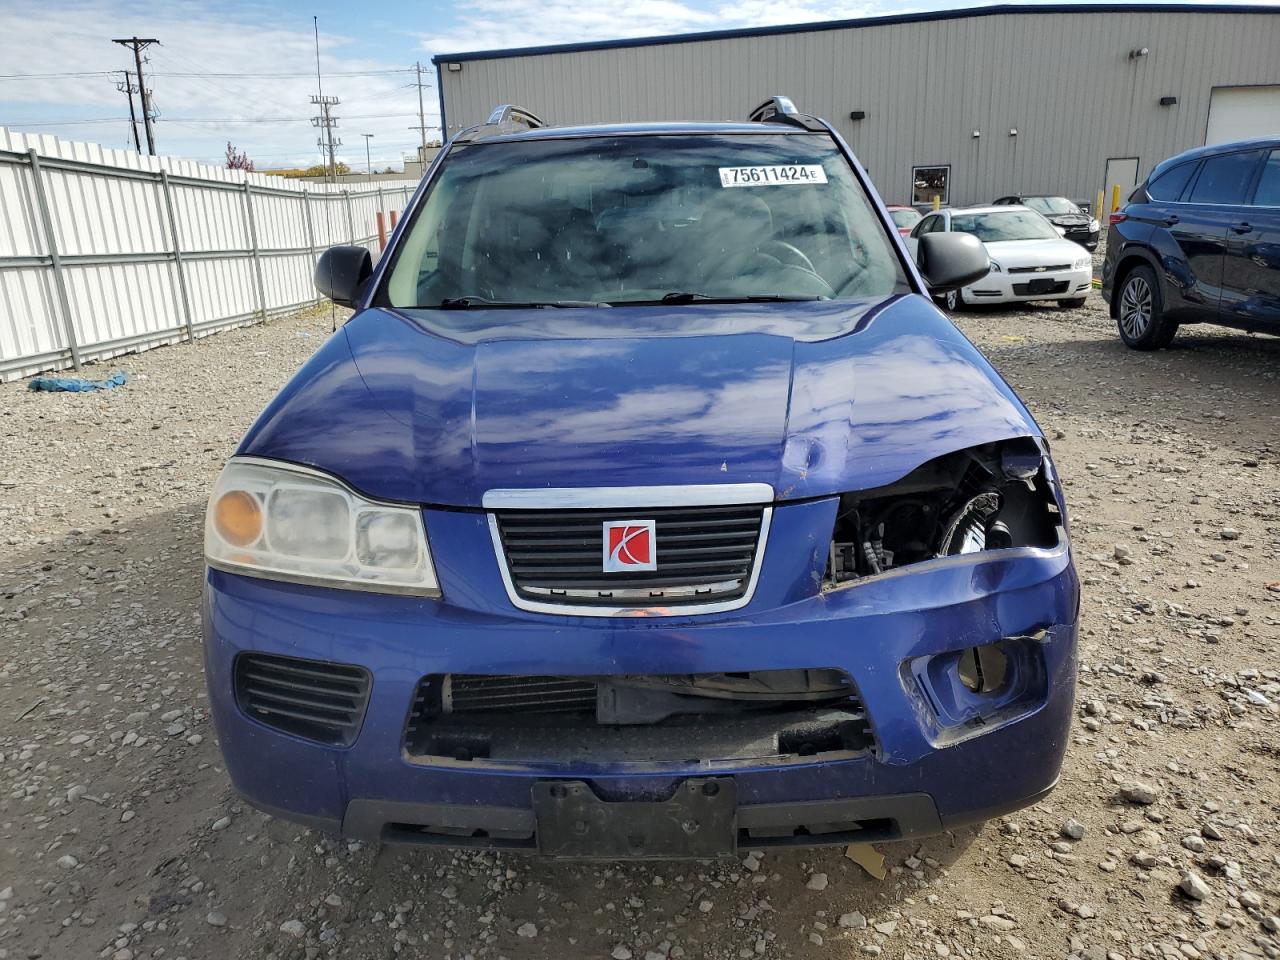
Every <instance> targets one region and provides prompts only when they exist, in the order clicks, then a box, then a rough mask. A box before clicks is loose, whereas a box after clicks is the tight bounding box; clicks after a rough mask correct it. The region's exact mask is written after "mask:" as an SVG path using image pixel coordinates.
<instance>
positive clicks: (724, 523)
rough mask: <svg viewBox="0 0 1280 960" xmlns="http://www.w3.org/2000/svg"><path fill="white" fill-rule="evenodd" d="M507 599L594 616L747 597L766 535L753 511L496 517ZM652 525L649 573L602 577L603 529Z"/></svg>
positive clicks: (763, 513) (761, 510)
mask: <svg viewBox="0 0 1280 960" xmlns="http://www.w3.org/2000/svg"><path fill="white" fill-rule="evenodd" d="M490 516H491V517H492V523H493V527H494V530H495V533H496V537H495V540H496V541H497V546H498V549H499V551H500V558H501V559H502V560H503V561H504V563H505V566H506V571H507V575H508V579H509V582H510V586H511V589H512V591H513V593H514V595H515V597H517V598H519V599H522V600H525V601H530V602H534V603H539V604H552V605H557V606H566V607H567V606H580V607H600V608H620V607H621V608H627V607H631V608H638V607H652V606H662V607H673V606H679V607H694V606H702V605H707V604H723V603H732V602H734V601H740V600H743V598H745V597H747V595H748V593H749V591H750V588H751V585H752V582H753V573H754V571H755V568H756V564H757V561H758V559H759V552H760V550H761V549H762V547H763V541H764V536H765V533H766V531H767V529H768V518H769V516H770V511H769V508H767V507H765V506H763V505H761V504H733V505H729V506H692V507H648V508H645V507H641V508H636V507H625V508H616V507H615V508H609V509H542V510H498V511H496V512H494V513H492V514H491V515H490ZM637 519H644V520H653V521H654V522H655V531H654V543H655V556H656V561H657V569H656V570H652V571H627V572H625V573H605V572H603V569H602V566H603V564H602V556H603V536H604V534H603V527H604V523H605V522H606V521H624V520H637Z"/></svg>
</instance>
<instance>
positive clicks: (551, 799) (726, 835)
mask: <svg viewBox="0 0 1280 960" xmlns="http://www.w3.org/2000/svg"><path fill="white" fill-rule="evenodd" d="M736 786H737V785H736V784H735V782H734V780H733V778H732V777H699V778H694V779H690V780H684V781H682V782H681V783H680V784H679V785H678V786H677V787H676V789H675V792H674V793H673V794H672V795H671V796H670V797H669V798H668V799H666V800H602V799H600V798H599V797H598V796H596V794H595V791H593V790H592V789H591V787H590V785H589V784H587V783H586V782H585V781H583V780H536V781H534V784H533V813H534V817H535V818H536V820H537V837H538V850H539V851H540V852H541V853H542V854H544V855H546V856H549V857H568V858H574V859H607V860H669V859H686V858H691V859H697V860H705V859H711V858H716V857H731V856H734V855H735V854H736V852H737V840H738V822H737V821H738V796H737V789H736Z"/></svg>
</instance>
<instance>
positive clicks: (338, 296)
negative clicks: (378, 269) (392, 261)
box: [315, 246, 373, 307]
mask: <svg viewBox="0 0 1280 960" xmlns="http://www.w3.org/2000/svg"><path fill="white" fill-rule="evenodd" d="M372 275H373V259H372V258H371V257H370V256H369V251H368V250H366V249H365V248H364V247H348V246H341V247H330V248H329V249H328V250H326V251H325V252H324V253H322V254H320V259H319V260H318V261H317V262H316V274H315V284H316V289H317V290H319V291H320V292H321V293H322V294H324V295H325V296H326V297H328V298H329V299H330V300H332V301H333V302H334V303H336V304H338V305H339V306H343V307H354V306H355V305H356V301H357V300H358V299H360V293H361V290H362V288H363V287H364V283H365V281H366V280H368V279H369V277H371V276H372Z"/></svg>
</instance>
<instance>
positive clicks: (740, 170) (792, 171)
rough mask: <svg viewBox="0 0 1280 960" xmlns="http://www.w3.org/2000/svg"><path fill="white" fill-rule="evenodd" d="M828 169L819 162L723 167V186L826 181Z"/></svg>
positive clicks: (721, 177)
mask: <svg viewBox="0 0 1280 960" xmlns="http://www.w3.org/2000/svg"><path fill="white" fill-rule="evenodd" d="M826 182H827V171H825V170H823V169H822V164H819V163H801V164H785V165H780V166H770V167H721V168H720V186H722V187H772V186H783V185H786V184H792V185H794V184H805V183H826Z"/></svg>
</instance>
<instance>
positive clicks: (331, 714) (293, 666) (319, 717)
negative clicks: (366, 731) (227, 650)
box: [235, 653, 371, 746]
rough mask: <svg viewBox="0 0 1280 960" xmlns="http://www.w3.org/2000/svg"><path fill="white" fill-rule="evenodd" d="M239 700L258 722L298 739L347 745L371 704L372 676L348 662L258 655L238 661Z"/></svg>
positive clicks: (242, 655) (242, 706) (237, 695)
mask: <svg viewBox="0 0 1280 960" xmlns="http://www.w3.org/2000/svg"><path fill="white" fill-rule="evenodd" d="M235 682H236V701H237V702H238V703H239V705H240V709H241V710H243V711H244V712H245V713H246V714H248V715H249V716H251V717H253V718H254V719H255V720H257V721H259V722H260V723H265V724H266V725H267V726H269V727H275V728H276V729H277V730H283V731H285V732H286V733H292V734H294V735H295V736H299V737H305V738H306V739H308V740H316V741H318V742H320V743H329V744H334V745H340V746H348V745H350V744H352V743H354V742H355V739H356V734H358V733H359V732H360V724H361V722H362V721H363V720H364V710H365V706H366V705H367V704H368V702H369V687H370V685H371V679H370V676H369V671H367V670H365V669H364V668H363V667H355V666H351V665H349V664H345V663H328V662H326V661H323V660H298V659H295V658H293V657H277V656H270V655H267V654H260V653H245V654H241V655H240V656H239V657H238V658H236V666H235Z"/></svg>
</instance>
